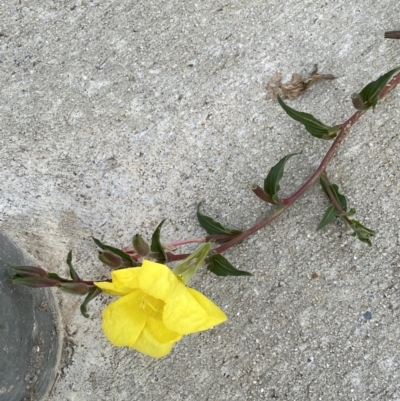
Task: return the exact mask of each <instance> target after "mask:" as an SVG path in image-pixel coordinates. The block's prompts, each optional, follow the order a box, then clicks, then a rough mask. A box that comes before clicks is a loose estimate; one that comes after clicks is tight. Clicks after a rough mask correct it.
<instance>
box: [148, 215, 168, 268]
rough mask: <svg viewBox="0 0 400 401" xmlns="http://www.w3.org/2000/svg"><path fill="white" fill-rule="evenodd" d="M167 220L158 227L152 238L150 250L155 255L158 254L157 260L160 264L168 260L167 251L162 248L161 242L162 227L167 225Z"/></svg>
mask: <svg viewBox="0 0 400 401" xmlns="http://www.w3.org/2000/svg"><path fill="white" fill-rule="evenodd" d="M165 220H166V219H164V220H163V221H162V222H161V223H160V224H159V225H158V227H157V228H156V229H155V231H154V233H153V235H152V236H151V245H150V250H151V252H154V253H155V254H157V260H159V261H160V262H164V261H166V260H167V256H166V254H165V249H164V247H163V246H162V244H161V241H160V234H161V227H162V226H163V224H164V223H165Z"/></svg>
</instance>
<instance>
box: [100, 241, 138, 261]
mask: <svg viewBox="0 0 400 401" xmlns="http://www.w3.org/2000/svg"><path fill="white" fill-rule="evenodd" d="M92 238H93V241H94V243H95V244H96V245H97V246H98V247H99V248H100V249H102V250H103V251H109V252H111V253H113V254H115V255H118V256H119V257H120V258H121V259H122V260H124V261H125V262H128V265H129V266H130V267H138V266H139V264H138V263H136V262H134V261H133V259H132V258H131V257H130V255H128V254H127V253H125V252H124V251H121V249H118V248H114V247H112V246H109V245H105V244H103V243H102V242H101V241H100V240H98V239H97V238H94V237H92Z"/></svg>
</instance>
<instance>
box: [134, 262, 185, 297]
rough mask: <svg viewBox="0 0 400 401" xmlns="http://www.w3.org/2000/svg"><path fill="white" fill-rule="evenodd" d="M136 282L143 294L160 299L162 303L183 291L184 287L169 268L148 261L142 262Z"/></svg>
mask: <svg viewBox="0 0 400 401" xmlns="http://www.w3.org/2000/svg"><path fill="white" fill-rule="evenodd" d="M138 281H139V287H140V289H141V290H142V291H143V292H145V293H146V294H149V295H151V296H152V297H154V298H158V299H162V300H163V301H164V302H167V301H168V300H169V299H171V298H172V297H174V296H175V295H176V294H175V293H176V291H178V292H179V291H182V289H185V286H184V285H183V284H182V282H181V281H180V280H179V279H178V277H176V276H175V274H174V273H172V271H171V269H170V268H169V267H167V266H165V265H162V264H160V263H155V262H152V261H150V260H144V261H143V264H142V267H141V268H140V272H139V278H138Z"/></svg>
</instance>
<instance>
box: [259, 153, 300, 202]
mask: <svg viewBox="0 0 400 401" xmlns="http://www.w3.org/2000/svg"><path fill="white" fill-rule="evenodd" d="M300 153H301V152H298V153H290V154H289V155H286V156H285V157H283V158H282V159H281V160H279V162H278V163H277V164H275V166H274V167H272V168H271V170H270V171H269V173H268V175H267V177H266V178H265V180H264V191H265V192H266V193H267V195H269V197H270V198H271V199H272V201H273V202H274V204H276V205H278V204H279V203H280V202H279V198H278V192H279V189H280V186H279V182H280V180H281V179H282V177H283V172H284V170H285V164H286V162H287V161H288V160H289V159H290V158H291V157H292V156H295V155H299V154H300Z"/></svg>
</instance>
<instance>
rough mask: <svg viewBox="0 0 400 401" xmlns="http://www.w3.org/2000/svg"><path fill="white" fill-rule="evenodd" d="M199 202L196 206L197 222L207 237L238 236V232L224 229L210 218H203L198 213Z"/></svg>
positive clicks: (203, 216)
mask: <svg viewBox="0 0 400 401" xmlns="http://www.w3.org/2000/svg"><path fill="white" fill-rule="evenodd" d="M200 206H201V202H200V203H199V204H198V205H197V220H198V221H199V223H200V225H201V226H202V227H203V228H204V230H206V231H207V234H209V235H226V234H240V233H241V231H240V230H234V229H233V230H231V229H229V228H226V227H224V226H223V225H222V224H220V223H218V221H215V220H214V219H212V218H211V217H208V216H205V215H204V214H202V213H200Z"/></svg>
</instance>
